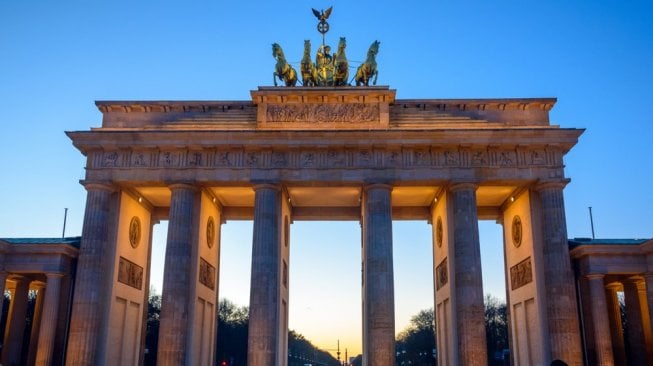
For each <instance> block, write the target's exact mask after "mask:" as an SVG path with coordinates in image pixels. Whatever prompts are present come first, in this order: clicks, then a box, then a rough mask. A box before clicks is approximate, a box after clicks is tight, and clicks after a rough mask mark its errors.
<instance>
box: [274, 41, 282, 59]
mask: <svg viewBox="0 0 653 366" xmlns="http://www.w3.org/2000/svg"><path fill="white" fill-rule="evenodd" d="M277 56H283V51H282V50H281V46H279V44H278V43H273V44H272V57H274V58H277Z"/></svg>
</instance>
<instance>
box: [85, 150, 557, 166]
mask: <svg viewBox="0 0 653 366" xmlns="http://www.w3.org/2000/svg"><path fill="white" fill-rule="evenodd" d="M558 156H561V153H559V152H557V151H550V150H542V149H532V150H523V151H520V152H517V151H515V150H497V149H492V148H488V149H465V148H434V147H431V148H424V147H421V148H413V147H407V148H401V149H397V148H393V149H385V148H368V147H363V148H343V149H333V148H325V149H317V148H310V147H307V148H301V149H299V148H288V149H269V150H249V149H242V148H241V149H226V150H219V149H214V150H203V151H192V150H191V151H184V150H143V151H138V150H136V151H132V150H115V151H103V152H96V153H95V154H94V155H92V158H91V160H90V164H91V167H92V168H101V169H113V168H141V169H160V168H184V169H188V168H246V169H247V168H249V169H252V168H254V169H270V168H272V169H302V168H311V169H333V168H393V169H397V168H411V167H442V168H506V167H537V168H541V167H559V168H561V165H560V164H561V163H562V162H561V160H559V159H558Z"/></svg>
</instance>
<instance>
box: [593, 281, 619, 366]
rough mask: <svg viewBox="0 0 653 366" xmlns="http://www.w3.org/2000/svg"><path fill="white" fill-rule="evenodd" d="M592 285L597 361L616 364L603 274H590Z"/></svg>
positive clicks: (602, 363) (603, 363)
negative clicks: (613, 355)
mask: <svg viewBox="0 0 653 366" xmlns="http://www.w3.org/2000/svg"><path fill="white" fill-rule="evenodd" d="M587 280H588V282H589V287H590V300H591V301H590V306H591V308H592V323H593V325H594V342H595V344H596V362H597V364H598V365H610V366H612V365H614V359H613V357H612V340H611V339H610V322H609V321H608V306H607V303H606V301H605V286H604V283H603V275H602V274H596V275H588V276H587Z"/></svg>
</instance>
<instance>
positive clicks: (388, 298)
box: [362, 184, 395, 366]
mask: <svg viewBox="0 0 653 366" xmlns="http://www.w3.org/2000/svg"><path fill="white" fill-rule="evenodd" d="M391 192H392V187H391V186H389V185H387V184H373V185H369V186H367V187H365V190H364V195H365V196H364V199H363V207H362V214H363V215H362V223H363V260H364V266H363V278H364V286H363V291H364V292H363V303H364V306H365V308H364V311H363V317H364V318H363V322H364V326H363V329H364V331H365V332H366V334H365V336H364V337H363V338H364V339H365V343H364V344H363V354H364V355H365V359H366V361H367V362H366V365H369V366H390V365H394V364H395V337H394V335H395V304H394V300H395V299H394V272H393V257H392V206H391V196H390V193H391Z"/></svg>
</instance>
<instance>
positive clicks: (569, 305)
mask: <svg viewBox="0 0 653 366" xmlns="http://www.w3.org/2000/svg"><path fill="white" fill-rule="evenodd" d="M565 184H566V183H564V182H556V183H545V184H540V185H539V186H537V187H536V190H537V191H538V193H539V198H540V201H539V203H540V209H541V214H542V239H543V241H542V244H543V245H542V251H543V257H542V258H543V263H542V265H543V269H544V271H543V272H544V288H545V289H546V315H547V320H548V324H547V325H548V328H549V337H550V345H551V359H552V360H555V359H559V360H562V361H565V362H566V363H567V364H569V365H582V362H583V360H582V352H581V342H580V327H579V322H578V312H577V311H578V310H577V303H576V292H575V287H574V275H573V272H572V270H571V259H570V257H569V244H568V242H567V222H566V219H565V205H564V198H563V194H562V190H563V188H564V186H565Z"/></svg>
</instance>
